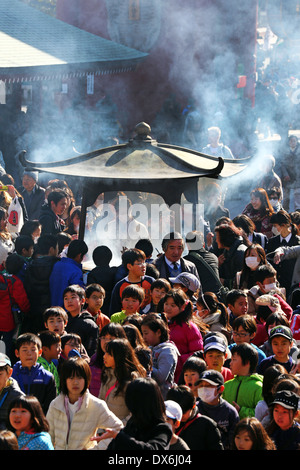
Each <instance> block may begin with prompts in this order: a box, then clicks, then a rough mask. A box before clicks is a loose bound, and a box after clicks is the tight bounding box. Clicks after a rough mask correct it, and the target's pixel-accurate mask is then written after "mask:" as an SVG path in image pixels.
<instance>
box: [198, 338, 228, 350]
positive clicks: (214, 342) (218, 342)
mask: <svg viewBox="0 0 300 470" xmlns="http://www.w3.org/2000/svg"><path fill="white" fill-rule="evenodd" d="M203 349H204V352H206V351H208V350H209V349H217V350H218V351H221V352H226V349H227V344H226V342H225V341H224V340H223V339H222V338H220V337H219V336H210V337H209V338H207V341H204V344H203Z"/></svg>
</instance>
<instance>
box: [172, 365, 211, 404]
mask: <svg viewBox="0 0 300 470" xmlns="http://www.w3.org/2000/svg"><path fill="white" fill-rule="evenodd" d="M205 369H206V364H205V361H204V360H203V359H201V358H200V357H195V356H190V357H189V358H188V359H187V360H186V361H185V363H184V364H183V367H182V373H181V376H183V381H184V385H186V386H187V387H189V389H190V390H191V391H192V392H193V394H194V396H195V397H196V398H198V388H197V386H196V382H197V381H198V380H199V377H200V375H201V374H202V372H203V371H205ZM178 383H179V384H180V383H181V380H179V382H178Z"/></svg>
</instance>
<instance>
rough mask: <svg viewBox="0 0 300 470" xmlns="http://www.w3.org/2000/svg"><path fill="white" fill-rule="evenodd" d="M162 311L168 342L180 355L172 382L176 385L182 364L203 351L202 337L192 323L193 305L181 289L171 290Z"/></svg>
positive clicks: (165, 298) (166, 296)
mask: <svg viewBox="0 0 300 470" xmlns="http://www.w3.org/2000/svg"><path fill="white" fill-rule="evenodd" d="M163 309H164V313H165V314H166V317H167V319H168V322H169V323H168V326H169V334H170V340H171V341H173V342H174V343H175V344H176V346H177V348H178V350H179V353H180V356H179V358H178V362H177V367H176V371H175V376H174V381H175V382H176V383H178V379H179V375H180V372H181V369H182V366H183V364H184V363H185V361H186V360H187V358H188V357H189V356H190V355H191V354H193V352H196V351H200V350H202V349H203V341H202V335H201V333H200V330H199V328H198V327H197V326H196V324H195V323H194V322H193V321H192V316H193V305H192V303H191V301H190V300H189V299H188V297H187V296H186V295H185V293H184V292H183V290H182V289H171V290H170V291H169V292H168V293H167V294H166V295H165V297H164V300H163Z"/></svg>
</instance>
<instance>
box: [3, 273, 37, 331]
mask: <svg viewBox="0 0 300 470" xmlns="http://www.w3.org/2000/svg"><path fill="white" fill-rule="evenodd" d="M5 280H6V282H5ZM7 286H8V288H9V292H10V295H9V292H8V288H7ZM10 296H11V298H10ZM11 299H12V302H15V303H16V304H18V306H19V307H20V310H21V311H22V312H24V313H27V312H28V311H29V309H30V304H29V300H28V297H27V294H26V291H25V289H24V286H23V283H22V281H21V280H20V279H19V278H18V277H17V276H15V275H9V274H8V275H5V279H4V277H3V274H0V331H11V330H13V329H14V328H15V327H16V324H15V321H14V317H13V314H12V310H11Z"/></svg>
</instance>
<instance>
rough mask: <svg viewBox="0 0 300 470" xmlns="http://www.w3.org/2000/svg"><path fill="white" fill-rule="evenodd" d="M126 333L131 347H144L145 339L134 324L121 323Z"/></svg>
mask: <svg viewBox="0 0 300 470" xmlns="http://www.w3.org/2000/svg"><path fill="white" fill-rule="evenodd" d="M122 326H123V328H124V331H125V334H126V337H127V339H128V341H129V343H130V344H131V346H132V347H133V349H136V348H137V347H138V346H143V347H145V346H146V344H145V341H144V339H143V336H142V333H141V332H140V330H139V329H138V328H137V327H136V326H135V325H122Z"/></svg>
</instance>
